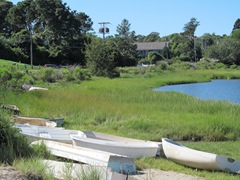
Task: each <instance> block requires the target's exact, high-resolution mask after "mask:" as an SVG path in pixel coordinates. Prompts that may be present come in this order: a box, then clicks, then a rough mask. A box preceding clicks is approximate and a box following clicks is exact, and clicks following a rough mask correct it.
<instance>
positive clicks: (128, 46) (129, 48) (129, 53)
mask: <svg viewBox="0 0 240 180" xmlns="http://www.w3.org/2000/svg"><path fill="white" fill-rule="evenodd" d="M114 45H115V46H116V50H117V52H118V53H117V54H118V56H117V62H118V64H117V65H118V66H121V67H125V66H135V65H136V64H137V59H136V58H137V53H136V49H137V46H136V45H135V44H134V43H133V41H132V40H131V38H124V37H115V39H114Z"/></svg>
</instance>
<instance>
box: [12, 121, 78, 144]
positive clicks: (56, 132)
mask: <svg viewBox="0 0 240 180" xmlns="http://www.w3.org/2000/svg"><path fill="white" fill-rule="evenodd" d="M16 127H17V128H19V129H20V133H22V134H23V135H25V136H26V137H27V138H28V140H29V141H30V142H32V141H36V140H51V141H57V142H62V143H67V144H72V139H71V137H70V135H78V134H80V133H81V131H77V130H67V129H64V128H52V127H44V126H31V125H25V126H24V125H16Z"/></svg>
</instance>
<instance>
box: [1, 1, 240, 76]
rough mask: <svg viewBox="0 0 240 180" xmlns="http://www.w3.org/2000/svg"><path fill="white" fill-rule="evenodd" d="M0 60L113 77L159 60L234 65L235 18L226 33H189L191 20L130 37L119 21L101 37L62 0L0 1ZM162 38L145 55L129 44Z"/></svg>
mask: <svg viewBox="0 0 240 180" xmlns="http://www.w3.org/2000/svg"><path fill="white" fill-rule="evenodd" d="M0 10H1V11H0V58H1V59H9V60H13V61H16V62H19V61H21V62H23V63H28V64H34V65H42V64H46V63H53V64H61V65H68V64H78V65H81V66H87V67H89V68H90V70H91V72H92V73H93V75H99V76H110V77H114V76H118V73H117V72H116V70H115V68H116V67H124V66H135V65H137V64H138V63H154V64H156V63H158V62H160V61H163V60H168V59H172V60H175V61H177V60H180V61H189V62H196V61H199V60H200V59H202V58H203V57H204V58H207V59H213V60H217V61H220V62H222V63H224V64H226V65H239V64H240V25H239V24H240V23H239V21H240V19H238V20H236V22H235V24H234V25H233V31H232V33H231V35H230V36H227V35H224V36H219V35H215V34H209V33H206V34H204V35H203V36H201V37H196V36H195V31H196V29H197V27H198V26H199V25H200V22H198V21H197V19H196V18H192V19H191V20H190V21H189V22H188V23H186V24H185V25H184V27H183V32H182V33H174V34H171V35H169V36H166V37H160V34H159V33H157V32H152V33H150V34H149V35H147V36H143V35H136V33H135V31H131V24H130V23H129V22H128V20H127V19H124V20H123V21H122V22H121V24H119V25H118V26H117V34H116V35H114V36H107V37H106V38H105V39H101V38H99V37H97V36H95V34H94V33H92V32H91V31H92V30H93V29H92V25H93V22H92V20H91V18H90V17H89V16H88V15H87V14H85V13H84V12H77V11H75V10H71V9H70V8H69V7H68V6H67V4H66V3H63V2H62V0H23V1H21V2H19V3H17V4H16V5H14V4H13V3H12V2H10V1H7V0H0ZM156 41H159V42H165V44H166V46H165V48H164V49H163V50H162V52H161V53H160V54H159V53H155V52H151V53H149V55H148V56H147V57H141V56H140V55H139V54H137V53H136V45H134V42H156Z"/></svg>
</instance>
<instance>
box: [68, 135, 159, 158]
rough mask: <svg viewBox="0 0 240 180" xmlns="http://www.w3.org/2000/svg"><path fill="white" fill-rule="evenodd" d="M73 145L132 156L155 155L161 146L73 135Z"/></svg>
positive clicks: (142, 142)
mask: <svg viewBox="0 0 240 180" xmlns="http://www.w3.org/2000/svg"><path fill="white" fill-rule="evenodd" d="M71 138H72V141H73V145H76V146H80V147H85V148H91V149H96V150H100V151H106V152H110V153H115V154H120V155H124V156H128V157H131V158H140V157H155V156H156V153H157V150H158V148H159V146H158V144H157V143H154V142H144V141H141V142H130V141H110V140H103V139H95V138H88V137H83V136H82V135H71Z"/></svg>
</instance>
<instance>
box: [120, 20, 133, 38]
mask: <svg viewBox="0 0 240 180" xmlns="http://www.w3.org/2000/svg"><path fill="white" fill-rule="evenodd" d="M130 28H131V24H130V23H129V21H128V20H127V19H123V20H122V23H121V24H119V25H118V26H117V32H118V35H119V36H120V37H128V36H129V34H130Z"/></svg>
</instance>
